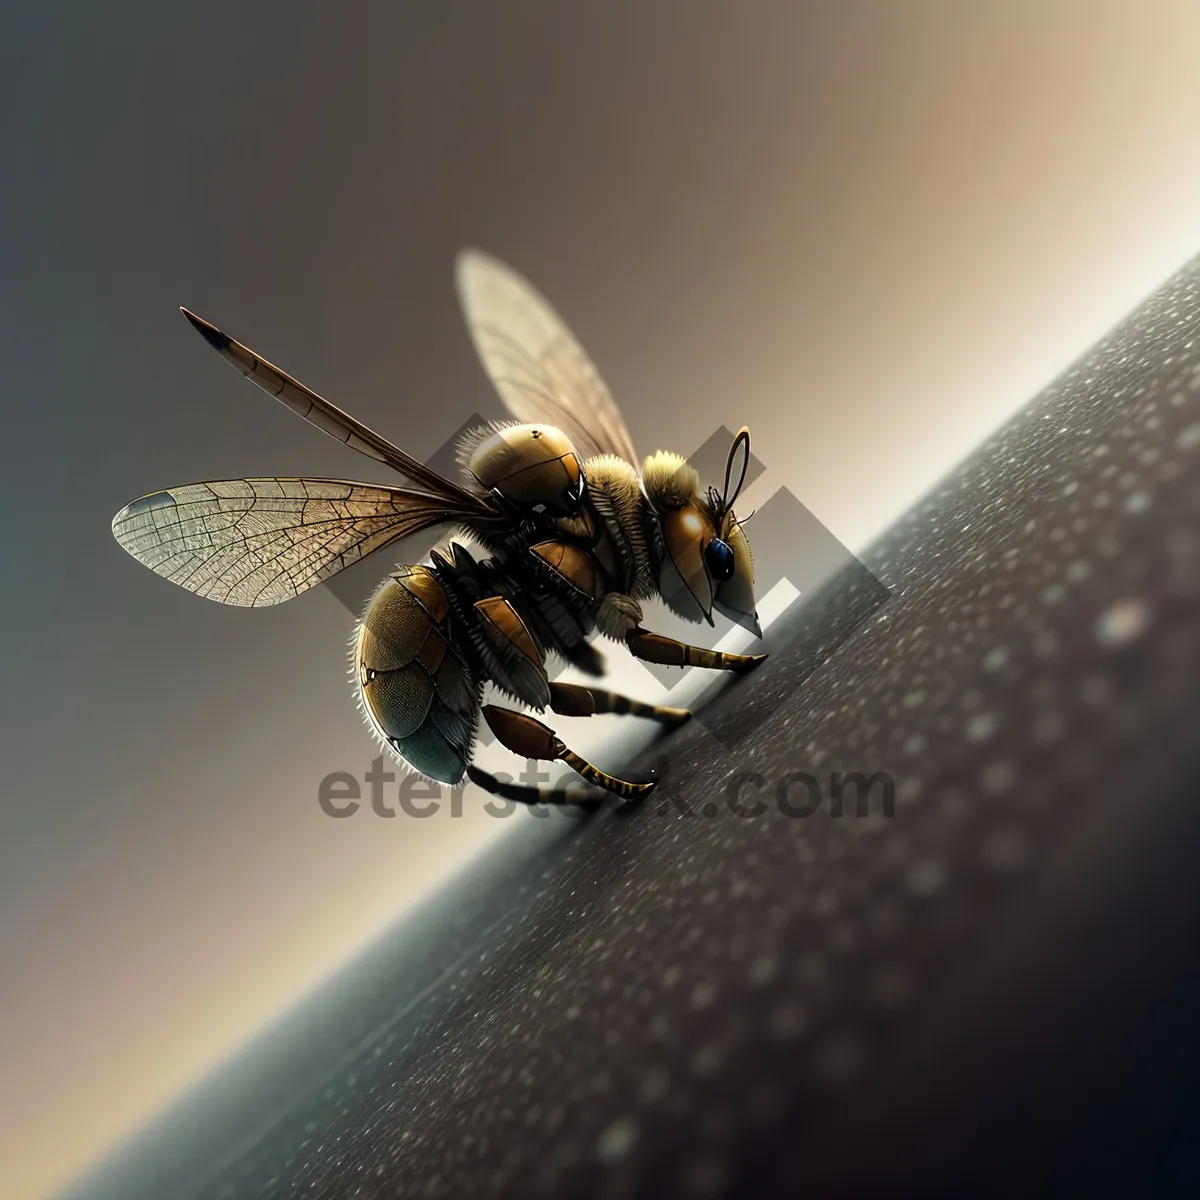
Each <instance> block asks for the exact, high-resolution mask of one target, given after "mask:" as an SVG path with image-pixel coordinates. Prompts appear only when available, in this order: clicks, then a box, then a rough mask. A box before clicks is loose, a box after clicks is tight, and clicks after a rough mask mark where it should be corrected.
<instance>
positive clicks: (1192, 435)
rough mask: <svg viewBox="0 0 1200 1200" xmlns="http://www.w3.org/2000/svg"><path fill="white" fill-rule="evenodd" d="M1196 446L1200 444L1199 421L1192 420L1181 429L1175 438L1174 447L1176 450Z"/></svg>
mask: <svg viewBox="0 0 1200 1200" xmlns="http://www.w3.org/2000/svg"><path fill="white" fill-rule="evenodd" d="M1197 446H1200V421H1194V422H1193V423H1192V424H1191V425H1188V426H1186V427H1185V428H1183V429H1181V430H1180V431H1179V433H1178V435H1177V436H1176V438H1175V447H1176V449H1178V450H1195V449H1196V447H1197Z"/></svg>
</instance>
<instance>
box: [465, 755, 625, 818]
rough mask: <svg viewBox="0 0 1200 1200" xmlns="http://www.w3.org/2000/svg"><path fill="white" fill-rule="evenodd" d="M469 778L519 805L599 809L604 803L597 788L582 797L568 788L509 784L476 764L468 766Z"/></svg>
mask: <svg viewBox="0 0 1200 1200" xmlns="http://www.w3.org/2000/svg"><path fill="white" fill-rule="evenodd" d="M467 778H468V779H469V780H470V781H471V782H472V783H474V784H476V785H477V786H478V787H481V788H483V790H484V791H485V792H491V793H492V795H493V796H500V797H501V798H502V799H505V800H515V801H516V802H517V803H518V804H573V805H575V806H577V807H579V808H598V807H599V806H600V804H602V803H603V801H604V793H603V792H601V791H599V790H598V789H596V788H589V789H588V791H587V792H585V793H583V794H582V795H580V794H578V793H572V792H569V791H567V790H566V788H553V787H536V786H534V785H533V784H525V783H507V782H506V781H504V780H503V779H497V778H496V777H495V775H491V774H489V773H488V772H487V771H485V770H483V768H482V767H477V766H476V765H475V764H474V763H468V764H467Z"/></svg>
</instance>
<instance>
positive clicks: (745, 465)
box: [708, 425, 750, 516]
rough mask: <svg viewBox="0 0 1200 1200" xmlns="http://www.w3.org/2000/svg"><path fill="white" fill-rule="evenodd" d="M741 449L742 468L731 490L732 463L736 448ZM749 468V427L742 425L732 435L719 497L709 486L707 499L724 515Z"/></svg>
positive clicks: (740, 487)
mask: <svg viewBox="0 0 1200 1200" xmlns="http://www.w3.org/2000/svg"><path fill="white" fill-rule="evenodd" d="M739 449H740V450H741V451H742V470H741V473H740V474H739V475H738V481H737V484H736V486H735V487H734V488H733V490H732V491H730V490H729V481H730V480H731V479H732V478H733V463H734V459H735V458H736V457H737V452H738V450H739ZM749 469H750V427H749V426H748V425H743V426H742V427H741V429H739V430H738V431H737V433H735V434H734V435H733V444H732V445H731V446H730V447H729V457H728V458H726V459H725V486H724V488H723V489H722V491H721V495H720V499H719V500H718V498H717V489H716V488H709V489H708V495H709V501H710V502H711V503H712V505H713V507H714V508H715V509H716V511H717V512H718V513H719V514H720V515H721V516H724V515H725V514H726V513H727V512H728V511H729V510H730V509H731V508H732V507H733V502H734V501H735V500H736V499H737V498H738V495H739V494H740V493H741V490H742V484H744V483H745V482H746V472H747V471H748V470H749Z"/></svg>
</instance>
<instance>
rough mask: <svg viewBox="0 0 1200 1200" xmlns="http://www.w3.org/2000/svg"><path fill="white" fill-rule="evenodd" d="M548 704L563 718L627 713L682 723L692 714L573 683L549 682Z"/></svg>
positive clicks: (684, 709) (667, 722)
mask: <svg viewBox="0 0 1200 1200" xmlns="http://www.w3.org/2000/svg"><path fill="white" fill-rule="evenodd" d="M550 707H551V708H552V709H554V711H555V712H556V713H562V715H563V716H564V717H591V716H594V715H595V714H596V713H629V714H630V715H631V716H634V717H650V718H651V719H652V720H654V721H661V722H662V723H663V724H664V725H682V724H683V723H684V721H686V720H687V719H688V718H689V717H690V716H691V715H692V714H691V713H690V712H688V710H687V709H686V708H671V707H669V706H668V705H666V704H645V703H643V702H642V701H641V700H634V699H632V698H631V697H629V696H622V695H621V693H620V692H610V691H609V690H608V689H607V688H594V687H582V686H580V685H579V684H575V683H552V684H551V685H550Z"/></svg>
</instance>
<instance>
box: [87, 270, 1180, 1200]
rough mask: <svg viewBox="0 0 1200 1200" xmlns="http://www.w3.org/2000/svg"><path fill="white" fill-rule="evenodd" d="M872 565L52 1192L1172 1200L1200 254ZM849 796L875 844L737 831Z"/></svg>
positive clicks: (832, 834) (843, 837)
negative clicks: (790, 807) (133, 1141)
mask: <svg viewBox="0 0 1200 1200" xmlns="http://www.w3.org/2000/svg"><path fill="white" fill-rule="evenodd" d="M969 402H970V398H969V397H964V403H969ZM866 562H867V565H868V566H869V567H870V569H871V570H872V571H873V572H874V574H875V575H877V576H878V577H879V579H880V580H882V581H883V582H884V583H885V584H886V585H887V586H888V587H889V588H890V589H892V592H893V596H892V599H891V600H890V601H889V602H888V603H887V604H886V605H884V606H883V608H882V609H881V610H880V611H879V612H878V613H877V614H876V615H875V616H874V617H872V618H871V620H870V622H869V623H867V624H866V625H864V626H863V627H861V628H859V629H858V630H857V631H856V632H855V633H854V634H853V635H852V636H851V637H850V638H849V639H848V640H847V641H845V642H844V643H843V644H842V645H841V646H840V647H839V648H838V649H837V651H836V653H835V654H834V655H833V656H832V658H830V659H829V660H828V661H826V662H824V663H823V664H822V665H821V666H820V667H819V668H818V669H817V670H815V671H814V672H813V673H812V674H811V675H810V676H809V677H808V679H807V681H806V682H805V684H804V686H803V687H802V688H800V689H799V690H796V689H795V687H794V682H795V678H796V676H797V674H798V673H803V672H805V671H806V670H808V668H809V667H810V666H811V662H810V661H808V659H806V654H808V655H809V657H811V642H810V641H806V640H805V639H800V640H799V641H797V642H795V643H792V644H791V646H790V648H787V649H784V650H783V651H782V652H780V653H778V654H776V655H775V656H773V658H772V659H771V661H770V662H769V664H768V665H767V666H766V667H765V668H764V669H763V670H761V671H759V672H757V673H756V674H754V675H753V676H751V677H749V678H748V679H746V680H745V681H743V682H741V683H739V684H738V685H737V686H736V687H735V688H733V689H731V690H730V691H728V692H726V693H725V694H724V695H723V696H722V697H721V698H720V699H719V701H718V705H719V706H720V711H719V715H720V717H721V719H722V720H725V721H727V722H732V723H734V724H735V725H736V727H737V732H738V733H739V735H740V737H739V738H738V739H736V740H735V741H733V742H732V743H731V742H726V743H725V745H724V746H723V747H718V746H717V745H716V744H715V743H714V741H713V738H712V736H711V735H710V734H709V733H707V732H706V731H705V730H703V729H699V728H696V727H689V728H687V729H685V730H684V731H682V732H681V733H680V734H679V735H677V737H678V739H679V740H678V741H677V743H675V744H673V745H672V747H671V755H672V761H671V764H670V766H669V768H668V770H667V773H666V778H665V780H664V782H663V784H662V786H661V787H660V789H659V791H658V792H657V793H656V794H655V796H654V798H653V799H652V800H651V802H649V803H648V804H646V805H645V806H644V807H642V808H641V809H639V810H637V811H634V812H626V813H615V812H612V811H603V812H601V813H598V814H596V815H594V816H592V817H589V818H587V819H584V820H578V819H576V820H574V821H571V820H569V819H567V818H562V817H556V818H555V819H553V820H544V821H540V822H535V821H522V822H521V826H522V828H521V829H520V830H519V831H516V830H514V832H519V833H520V835H521V836H520V837H519V838H513V837H506V838H505V840H504V845H503V846H502V848H501V849H502V851H503V854H502V855H501V854H496V855H493V856H492V858H491V859H490V860H488V861H486V862H484V863H482V864H480V865H479V866H478V868H477V869H476V870H475V872H474V873H473V875H472V876H471V877H470V879H469V880H467V881H466V882H464V884H463V886H462V887H460V888H458V889H456V890H454V891H453V892H452V893H449V894H448V895H446V896H445V897H443V898H442V900H441V901H440V902H439V906H438V908H437V915H436V916H434V917H431V918H430V921H431V924H430V925H429V926H427V927H422V928H420V929H416V928H411V929H408V930H404V931H400V932H399V933H398V934H397V935H396V939H395V941H394V943H389V944H388V945H387V946H385V947H382V948H380V949H378V950H377V952H376V954H375V956H374V957H373V958H372V959H371V960H370V961H369V963H366V964H365V965H364V966H362V968H361V970H360V971H359V973H358V974H357V975H355V976H353V977H348V978H347V979H346V980H343V981H340V983H339V984H338V985H337V986H335V987H332V988H331V989H330V990H329V992H328V993H327V994H326V995H325V996H324V997H322V998H321V1000H320V1004H319V1005H318V1007H317V1008H316V1009H314V1010H313V1011H314V1014H315V1015H310V1016H309V1017H307V1018H305V1020H306V1021H307V1024H304V1023H303V1022H300V1024H295V1022H294V1030H293V1033H292V1034H291V1035H289V1036H290V1037H291V1041H290V1042H289V1041H287V1040H286V1039H284V1040H280V1039H278V1038H277V1040H276V1043H275V1049H274V1050H273V1051H272V1053H273V1054H274V1057H273V1058H271V1057H270V1056H267V1057H263V1058H261V1059H260V1062H259V1064H258V1066H257V1067H256V1071H257V1074H254V1076H253V1079H252V1080H251V1081H250V1082H247V1079H249V1076H244V1077H243V1078H242V1080H241V1082H240V1083H238V1082H237V1081H236V1079H235V1074H234V1068H230V1071H229V1072H228V1078H227V1079H226V1080H225V1081H224V1082H222V1080H221V1079H220V1078H217V1079H216V1080H214V1081H210V1083H209V1084H208V1085H206V1088H207V1090H202V1092H201V1093H198V1095H197V1097H194V1098H193V1100H192V1101H191V1104H192V1106H193V1107H192V1109H191V1110H190V1111H191V1113H192V1114H193V1117H194V1120H190V1123H189V1118H188V1117H187V1115H186V1113H187V1111H188V1110H186V1109H185V1110H181V1112H183V1113H184V1115H183V1116H177V1117H176V1118H174V1119H175V1120H176V1125H175V1126H170V1125H169V1124H168V1125H164V1126H163V1127H162V1129H160V1131H159V1133H158V1135H157V1136H158V1142H157V1149H155V1145H156V1143H154V1142H153V1139H151V1141H150V1142H148V1143H147V1144H146V1145H143V1146H142V1147H141V1148H140V1149H139V1147H137V1146H135V1147H133V1148H131V1149H130V1150H129V1151H127V1152H126V1154H125V1156H124V1158H123V1159H121V1160H118V1161H117V1162H116V1163H114V1164H113V1165H112V1166H111V1167H110V1168H109V1169H108V1171H107V1173H106V1174H104V1175H103V1176H97V1177H96V1180H95V1181H94V1184H93V1185H92V1186H90V1187H88V1188H84V1189H81V1190H80V1191H78V1192H77V1193H74V1194H76V1195H79V1196H88V1197H99V1196H115V1195H121V1196H124V1197H125V1198H126V1200H132V1198H133V1197H136V1196H139V1195H146V1196H155V1197H164V1196H170V1197H173V1198H175V1200H185V1198H187V1197H205V1198H207V1197H227V1198H233V1197H238V1198H241V1197H254V1198H259V1197H275V1196H279V1197H285V1196H293V1195H294V1196H301V1197H306V1198H313V1200H315V1198H317V1197H342V1196H347V1197H349V1196H354V1197H364V1198H370V1197H390V1196H406V1197H409V1196H452V1197H459V1196H495V1195H499V1196H580V1197H582V1196H598V1197H613V1198H616V1197H634V1196H682V1197H716V1196H724V1195H787V1194H807V1195H823V1196H826V1195H857V1196H863V1195H876V1194H878V1195H898V1194H921V1195H930V1194H935V1193H937V1192H947V1193H950V1192H955V1193H960V1192H961V1191H962V1190H964V1189H967V1188H969V1189H971V1190H973V1191H976V1192H989V1191H995V1192H1005V1193H1011V1192H1012V1191H1014V1190H1020V1192H1021V1193H1022V1194H1029V1193H1037V1192H1039V1191H1046V1192H1053V1193H1054V1194H1063V1193H1064V1192H1066V1193H1072V1192H1081V1193H1084V1194H1095V1193H1096V1192H1097V1191H1100V1190H1102V1189H1103V1187H1104V1186H1105V1185H1108V1184H1119V1185H1121V1186H1122V1188H1123V1189H1124V1190H1125V1191H1126V1192H1127V1193H1133V1194H1143V1195H1146V1194H1160V1195H1161V1194H1176V1193H1178V1194H1195V1192H1196V1185H1197V1182H1198V1179H1200V1177H1198V1176H1197V1170H1196V1166H1195V1161H1196V1160H1195V1156H1194V1155H1193V1154H1192V1153H1191V1152H1190V1151H1189V1149H1188V1146H1189V1139H1190V1131H1191V1130H1192V1128H1193V1127H1194V1125H1195V1123H1196V1120H1197V1118H1200V1099H1198V1097H1200V1086H1198V1085H1197V1082H1196V1078H1197V1067H1198V1065H1200V1053H1198V1039H1197V1034H1196V1033H1195V1031H1194V1029H1193V1017H1194V1014H1195V1013H1196V1011H1197V1002H1198V1001H1200V970H1198V969H1197V966H1196V964H1195V963H1194V962H1193V958H1194V948H1195V946H1196V945H1197V944H1198V943H1197V933H1198V932H1200V883H1198V881H1197V870H1196V867H1195V864H1196V862H1197V861H1200V856H1198V852H1200V809H1198V808H1197V801H1198V800H1200V796H1198V794H1197V793H1198V791H1200V789H1198V788H1197V774H1196V767H1197V765H1198V764H1197V759H1198V758H1200V738H1198V736H1197V734H1198V732H1200V669H1198V668H1200V604H1198V601H1200V266H1198V265H1197V264H1193V265H1192V266H1191V267H1189V268H1188V269H1187V270H1185V271H1184V272H1182V273H1181V274H1180V275H1179V276H1178V277H1177V278H1176V279H1175V280H1174V281H1172V282H1171V283H1170V284H1169V285H1168V286H1166V287H1165V288H1164V289H1163V290H1162V291H1160V292H1159V293H1158V294H1157V295H1156V296H1155V297H1153V298H1152V299H1151V300H1150V301H1149V302H1147V303H1146V305H1144V306H1143V307H1142V308H1141V309H1140V310H1139V311H1138V313H1136V314H1135V316H1134V317H1133V318H1131V320H1130V321H1129V322H1127V323H1126V324H1125V325H1124V326H1122V327H1121V328H1119V329H1118V330H1116V331H1114V332H1113V334H1112V335H1111V336H1110V337H1108V338H1107V339H1106V340H1105V341H1104V342H1103V343H1102V344H1101V345H1100V346H1099V347H1098V348H1097V349H1096V350H1095V351H1094V352H1093V353H1091V354H1090V355H1088V356H1087V357H1086V358H1085V359H1084V360H1082V361H1081V362H1080V363H1079V364H1078V365H1077V366H1076V367H1074V368H1073V369H1072V370H1070V371H1069V372H1068V373H1066V374H1065V375H1064V376H1063V377H1062V378H1061V379H1060V380H1059V381H1058V382H1057V383H1056V384H1055V385H1054V386H1053V387H1051V388H1050V389H1048V390H1047V391H1046V392H1045V393H1044V394H1043V395H1042V396H1041V397H1039V398H1038V399H1037V400H1036V401H1035V402H1034V403H1033V404H1032V405H1030V406H1029V407H1028V408H1027V409H1025V410H1024V411H1023V412H1022V413H1020V414H1019V415H1018V416H1017V417H1016V418H1015V419H1013V420H1012V421H1011V422H1010V423H1009V424H1008V425H1007V427H1005V428H1004V429H1003V430H1001V431H1000V432H999V433H998V434H997V435H996V436H995V437H994V438H992V439H991V440H990V441H989V442H988V443H987V444H986V445H984V446H983V447H981V449H980V450H979V451H978V452H977V453H976V454H975V455H974V456H973V457H972V458H971V459H970V460H969V461H968V462H967V463H965V464H964V465H963V466H962V467H961V468H960V469H959V470H958V471H957V472H955V473H954V474H953V475H952V476H951V477H950V478H949V479H947V480H946V481H945V483H944V484H943V485H942V486H941V487H940V488H938V489H937V490H936V491H935V492H934V493H933V494H931V495H930V496H929V497H928V498H927V499H926V500H925V501H924V502H923V503H922V504H921V505H920V506H919V507H917V508H916V509H915V510H914V511H912V512H911V513H910V514H909V515H908V516H907V517H906V518H905V519H904V520H902V521H901V522H900V523H899V524H898V525H897V526H896V527H895V529H894V530H893V531H892V532H891V534H890V535H889V536H887V537H886V538H884V539H883V541H882V542H881V543H880V544H879V545H877V546H876V547H875V548H874V550H873V552H872V553H871V554H870V555H869V556H868V557H867V559H866ZM851 590H852V589H851ZM824 599H825V602H826V605H827V607H826V610H825V611H826V612H827V614H831V615H833V616H836V614H838V613H839V612H842V611H844V609H845V607H846V605H852V604H853V602H854V597H853V596H851V595H842V594H838V593H837V592H836V591H834V592H832V593H830V594H829V595H827V596H826V597H825V598H824ZM809 619H810V620H811V614H810V617H809ZM806 647H807V649H806ZM852 770H858V771H863V772H873V771H882V772H887V773H889V774H890V775H891V776H892V777H893V779H894V781H895V794H894V804H895V807H894V813H893V815H892V816H891V817H890V818H889V817H888V816H886V815H885V814H884V813H883V812H882V811H881V810H882V807H883V806H882V804H881V803H880V801H879V798H878V796H877V797H876V800H875V802H874V803H873V804H872V806H871V808H872V811H871V814H870V815H868V816H865V817H860V816H857V815H853V814H851V813H844V814H843V815H842V816H841V817H835V816H833V815H832V814H831V812H830V808H829V805H828V804H827V803H826V804H823V805H822V807H821V808H820V809H819V810H818V811H817V812H816V813H815V814H813V815H811V816H809V817H807V818H804V819H801V818H797V817H793V816H788V815H786V814H785V813H783V812H781V811H780V810H779V808H778V807H777V806H775V805H774V804H769V805H768V806H767V808H766V810H765V811H764V812H762V813H761V814H760V815H759V816H757V817H754V818H739V817H737V816H735V815H734V814H733V813H731V812H730V811H729V809H728V807H727V805H726V804H725V797H726V794H727V788H728V784H729V781H730V779H731V778H732V777H734V776H735V775H737V773H739V772H744V771H755V772H757V773H759V775H760V776H761V778H762V784H761V788H759V787H757V786H747V789H746V790H745V791H744V792H743V793H742V795H743V802H744V803H749V802H752V801H753V800H754V799H755V795H756V792H757V791H759V790H761V794H762V796H763V797H765V798H767V799H768V800H769V799H770V798H771V795H772V789H773V788H774V787H775V785H776V784H777V783H778V781H779V780H780V779H781V778H782V777H783V776H784V775H785V774H787V773H788V772H789V771H791V772H795V771H805V772H808V773H810V774H812V775H813V776H814V777H815V778H817V779H818V780H819V781H821V782H822V784H823V786H824V784H825V782H826V781H827V780H828V778H829V776H830V773H831V772H833V771H843V772H847V771H852ZM676 800H679V801H681V802H682V803H683V804H685V805H686V806H687V808H689V809H690V810H691V815H687V814H685V813H684V812H683V811H682V810H681V807H680V806H679V805H677V804H676ZM706 802H713V803H716V805H717V809H718V811H717V815H716V816H714V817H713V818H711V819H705V818H704V817H703V816H701V815H699V809H701V807H702V806H703V805H704V804H705V803H706ZM318 1009H319V1011H318ZM297 1020H299V1019H298V1018H297ZM296 1030H299V1032H296ZM243 1069H244V1068H243ZM285 1079H286V1080H287V1083H286V1086H284V1085H283V1084H281V1082H280V1081H282V1080H285ZM222 1089H224V1090H222ZM196 1114H200V1115H196ZM222 1122H224V1124H222ZM185 1126H186V1128H187V1129H188V1131H189V1135H188V1137H185V1136H184V1135H183V1134H182V1133H180V1130H182V1129H184V1127H185ZM172 1129H174V1130H175V1132H174V1134H172V1133H171V1130H172ZM164 1130H165V1132H164ZM165 1145H171V1146H174V1151H173V1154H174V1157H171V1154H168V1153H167V1152H166V1151H165V1150H164V1149H163V1146H165ZM139 1156H140V1157H139ZM122 1189H123V1190H122Z"/></svg>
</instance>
